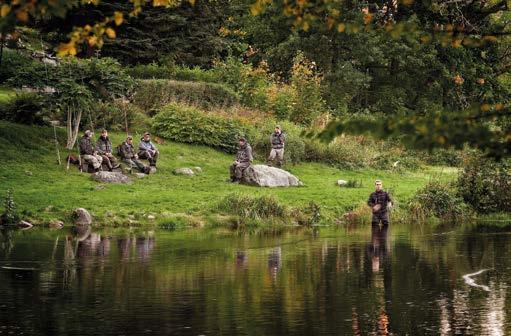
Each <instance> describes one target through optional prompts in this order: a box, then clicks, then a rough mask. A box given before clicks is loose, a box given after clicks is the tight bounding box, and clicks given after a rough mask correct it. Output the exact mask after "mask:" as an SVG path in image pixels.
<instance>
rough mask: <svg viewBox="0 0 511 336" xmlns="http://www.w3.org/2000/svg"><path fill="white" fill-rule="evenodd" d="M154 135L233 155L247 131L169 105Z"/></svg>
mask: <svg viewBox="0 0 511 336" xmlns="http://www.w3.org/2000/svg"><path fill="white" fill-rule="evenodd" d="M153 130H154V133H156V134H158V135H160V136H162V137H164V138H166V139H169V140H173V141H178V142H184V143H191V144H198V145H207V146H210V147H213V148H217V149H221V150H223V151H226V152H228V153H233V152H235V151H236V149H237V143H238V142H237V140H238V138H239V137H240V136H246V134H247V133H248V132H247V128H246V127H244V126H243V125H242V124H241V123H240V122H238V121H236V120H228V119H225V118H222V117H219V116H215V115H208V114H204V113H202V112H201V111H200V110H198V109H196V108H193V107H185V106H182V105H179V104H175V103H173V104H169V105H167V106H165V107H164V108H163V109H162V111H161V112H160V113H158V114H157V115H156V116H155V117H154V120H153Z"/></svg>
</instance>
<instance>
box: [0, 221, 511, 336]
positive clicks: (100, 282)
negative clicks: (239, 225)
mask: <svg viewBox="0 0 511 336" xmlns="http://www.w3.org/2000/svg"><path fill="white" fill-rule="evenodd" d="M510 247H511V234H508V233H505V232H504V233H502V232H501V233H498V234H494V233H475V232H473V231H471V230H469V229H457V230H456V231H448V230H444V231H442V230H440V231H436V232H426V231H424V230H420V229H419V228H414V229H410V228H407V227H397V226H396V227H392V229H391V230H389V231H388V232H386V231H380V230H378V231H376V230H375V231H373V232H371V229H370V228H360V229H357V230H352V231H348V230H340V229H337V230H333V229H332V230H322V231H321V232H320V233H319V234H312V233H303V232H302V233H296V232H295V233H292V234H291V233H288V234H284V235H280V236H276V237H275V236H270V237H268V236H233V235H231V234H227V233H223V234H222V233H219V232H210V231H186V232H143V231H141V232H133V231H131V232H130V231H113V230H112V231H94V230H92V231H86V230H82V231H80V232H76V231H72V232H71V231H58V232H57V231H48V230H32V231H15V232H12V231H10V232H6V231H3V232H1V233H0V335H21V334H23V335H146V334H147V335H455V334H456V335H470V334H472V335H506V334H511V316H510V313H511V302H510V299H511V298H510V294H509V292H508V283H511V248H510ZM480 270H485V271H483V272H481V273H480V274H477V275H474V276H467V277H465V279H464V278H463V276H464V275H467V274H470V273H475V272H477V271H480Z"/></svg>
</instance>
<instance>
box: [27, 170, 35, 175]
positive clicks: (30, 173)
mask: <svg viewBox="0 0 511 336" xmlns="http://www.w3.org/2000/svg"><path fill="white" fill-rule="evenodd" d="M25 175H27V176H32V175H34V174H32V172H31V171H29V170H26V171H25Z"/></svg>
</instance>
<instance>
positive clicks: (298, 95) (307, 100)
mask: <svg viewBox="0 0 511 336" xmlns="http://www.w3.org/2000/svg"><path fill="white" fill-rule="evenodd" d="M291 87H292V88H293V90H294V94H295V96H294V98H293V110H292V113H291V116H290V119H291V121H293V122H295V123H298V124H301V125H304V126H310V125H311V124H312V122H313V121H314V120H315V119H316V118H317V117H319V116H320V115H321V114H322V113H323V112H325V110H326V109H325V103H324V101H323V98H322V97H321V77H320V76H319V75H318V74H317V73H316V69H315V65H314V64H313V63H312V62H311V61H310V60H308V59H307V58H305V56H304V55H303V54H302V53H298V55H297V56H296V57H295V59H294V63H293V68H292V70H291Z"/></svg>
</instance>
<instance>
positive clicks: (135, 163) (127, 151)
mask: <svg viewBox="0 0 511 336" xmlns="http://www.w3.org/2000/svg"><path fill="white" fill-rule="evenodd" d="M119 155H120V156H121V158H122V161H123V162H124V163H126V164H127V165H128V168H129V169H132V168H137V169H138V170H139V171H140V172H141V173H146V174H147V173H148V172H149V167H146V166H145V165H144V164H143V163H142V162H140V160H139V159H138V155H137V154H136V153H135V147H134V146H133V137H132V136H128V137H127V138H126V141H124V142H123V143H122V144H121V145H120V146H119Z"/></svg>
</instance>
